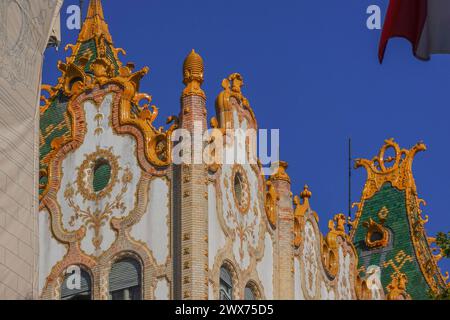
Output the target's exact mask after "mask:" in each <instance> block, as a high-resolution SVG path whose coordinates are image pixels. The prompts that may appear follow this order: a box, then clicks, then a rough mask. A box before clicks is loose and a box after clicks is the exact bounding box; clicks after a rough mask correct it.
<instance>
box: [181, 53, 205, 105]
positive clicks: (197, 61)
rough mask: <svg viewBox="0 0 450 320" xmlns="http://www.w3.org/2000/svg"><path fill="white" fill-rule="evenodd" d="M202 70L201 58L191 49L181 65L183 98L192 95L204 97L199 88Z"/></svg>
mask: <svg viewBox="0 0 450 320" xmlns="http://www.w3.org/2000/svg"><path fill="white" fill-rule="evenodd" d="M204 69H205V67H204V65H203V59H202V57H201V56H200V55H199V54H198V53H197V52H195V50H194V49H192V51H191V53H189V55H188V56H187V57H186V59H185V60H184V63H183V83H184V84H185V85H186V88H185V89H184V91H183V97H185V96H192V95H196V96H201V97H204V98H205V97H206V96H205V93H204V92H203V90H202V88H201V85H202V83H203V72H204Z"/></svg>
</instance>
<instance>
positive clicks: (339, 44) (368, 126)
mask: <svg viewBox="0 0 450 320" xmlns="http://www.w3.org/2000/svg"><path fill="white" fill-rule="evenodd" d="M84 2H85V6H86V5H87V3H88V0H85V1H84ZM103 2H104V3H103V5H104V11H105V16H106V19H107V21H108V23H109V26H110V31H111V33H112V36H113V40H114V42H115V45H116V47H123V48H124V49H125V50H126V51H127V53H128V54H127V56H126V57H124V58H123V59H122V60H123V61H133V62H135V63H136V66H137V67H138V68H141V67H143V66H149V67H150V70H151V71H150V74H149V75H147V76H146V77H145V78H144V80H143V81H142V84H141V91H143V92H146V93H149V94H151V95H152V96H153V102H154V103H155V104H156V105H157V106H158V107H159V109H160V115H159V118H158V120H157V121H159V123H158V125H163V124H164V121H165V119H166V117H167V116H169V115H171V114H178V111H179V98H180V93H181V90H182V88H183V87H184V86H183V84H182V83H181V80H182V72H181V69H182V63H183V60H184V58H185V56H186V55H187V54H188V53H189V51H190V50H191V49H192V48H195V49H196V51H198V52H199V53H200V54H201V55H202V56H203V58H204V60H205V68H206V71H205V78H206V80H205V84H204V86H203V88H204V90H205V92H206V94H207V96H208V102H207V105H208V112H209V114H208V118H210V117H212V116H213V115H214V100H215V97H216V96H217V94H218V93H219V92H220V90H221V86H220V83H221V80H222V79H223V78H224V77H226V76H227V75H229V74H230V73H233V72H239V73H241V74H242V75H243V77H244V80H245V84H246V86H245V88H244V92H245V94H246V96H247V97H248V99H249V100H250V104H251V106H252V107H253V109H254V111H255V113H256V116H257V119H258V124H259V126H260V128H268V129H270V128H279V129H280V140H281V158H282V159H283V160H286V161H288V162H289V169H288V173H289V174H290V176H291V179H292V182H293V185H292V190H293V192H294V193H295V194H298V193H299V192H300V191H301V189H302V187H303V185H304V184H305V183H307V184H308V185H309V186H310V189H311V190H312V192H313V197H312V199H311V202H312V206H313V208H314V209H315V210H316V211H317V213H318V214H319V217H320V219H321V221H320V223H321V227H322V230H323V231H326V225H327V221H328V219H330V218H331V217H332V216H333V215H334V214H335V213H338V212H346V211H347V183H348V182H347V181H348V179H347V139H348V137H352V140H353V150H354V157H355V158H357V157H365V158H372V157H373V156H375V155H376V154H377V153H378V150H379V148H380V147H381V146H382V144H383V142H384V139H387V138H391V137H394V138H395V139H396V141H397V142H399V143H400V145H401V146H402V147H406V148H410V147H411V146H413V145H414V144H415V143H416V142H418V141H420V140H423V141H424V142H425V143H426V144H427V146H428V150H427V151H426V152H424V153H420V154H418V156H417V157H416V161H415V162H414V167H413V169H414V175H415V178H416V183H417V187H418V192H419V196H420V197H422V198H423V199H425V200H426V201H427V203H428V205H427V206H426V207H425V210H424V214H428V215H429V216H430V222H429V223H428V224H427V225H426V229H427V231H428V234H429V235H430V236H431V235H434V234H435V233H436V232H438V231H450V219H449V215H450V212H449V209H448V204H449V199H450V166H449V165H448V161H449V158H450V148H449V137H450V125H449V117H450V56H434V57H433V59H432V60H431V61H430V62H421V61H418V60H416V59H415V58H414V57H413V56H412V53H411V47H410V45H409V43H408V42H406V41H405V40H402V39H396V40H393V41H391V43H390V45H389V46H388V50H387V53H386V58H385V62H384V64H383V65H379V64H378V60H377V47H378V39H379V36H380V31H379V30H374V31H371V30H368V29H367V28H366V19H367V15H366V9H367V7H368V6H369V5H371V4H378V5H380V6H381V8H382V11H383V17H384V13H385V11H386V7H387V3H388V1H387V0H358V1H356V0H352V1H345V5H344V4H343V1H334V0H328V1H279V2H274V1H268V0H259V1H242V0H228V1H226V2H223V1H220V2H219V1H211V0H197V1H167V0H145V1H144V0H129V1H118V0H104V1H103ZM70 4H78V0H66V1H65V3H64V7H63V10H62V22H63V24H62V33H63V44H62V48H63V47H64V46H65V45H66V44H67V43H73V42H75V39H76V36H77V34H78V31H76V30H72V31H70V30H68V29H67V28H66V27H65V19H66V17H67V15H66V14H65V11H66V7H67V6H68V5H70ZM62 48H61V49H60V51H59V52H55V51H53V50H48V51H47V52H46V57H45V67H44V74H43V79H44V83H49V84H55V82H56V79H57V77H58V76H59V72H58V71H57V68H56V62H57V60H59V59H63V58H64V57H65V55H66V53H65V52H64V51H63V50H62ZM353 178H354V179H353V190H352V192H353V199H352V200H353V201H354V202H356V201H358V200H359V197H360V194H361V191H362V187H363V184H364V181H365V178H366V173H365V171H364V169H359V170H356V171H354V172H353ZM441 266H442V267H443V270H449V269H450V262H449V261H445V262H443V263H441Z"/></svg>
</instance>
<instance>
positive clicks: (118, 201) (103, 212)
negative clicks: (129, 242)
mask: <svg viewBox="0 0 450 320" xmlns="http://www.w3.org/2000/svg"><path fill="white" fill-rule="evenodd" d="M105 151H106V150H97V152H96V153H94V154H97V155H99V154H102V155H105V154H106V153H105ZM94 154H91V155H89V156H87V157H86V160H92V159H96V157H92V155H94ZM86 160H85V162H86ZM116 160H117V159H116ZM83 164H85V163H83ZM83 168H84V166H83V165H82V166H81V167H80V168H79V177H80V176H84V172H83V171H82V169H83ZM116 170H117V171H119V170H122V168H120V167H117V168H116ZM111 179H112V177H111ZM111 179H110V180H111ZM132 179H133V174H132V172H131V170H130V169H129V168H125V169H124V170H123V174H122V177H121V179H120V183H121V184H122V187H121V189H120V191H119V193H118V194H117V195H116V196H115V197H114V199H113V200H112V201H109V202H106V203H105V204H103V205H102V206H101V208H99V207H98V206H94V207H91V206H87V207H86V208H81V206H80V205H79V204H77V203H76V200H75V195H77V194H81V195H82V197H83V199H84V201H86V200H91V201H95V202H96V203H97V202H98V199H99V198H98V197H88V198H86V194H83V192H85V191H86V187H85V188H82V189H81V190H80V188H79V186H80V183H79V181H77V183H76V186H77V187H78V188H77V189H75V188H74V184H72V183H68V184H67V186H66V190H65V192H64V198H65V199H66V201H67V203H68V206H69V207H70V208H71V209H72V210H73V212H74V213H73V215H72V216H71V217H70V220H69V225H70V226H72V227H73V226H75V224H76V222H77V221H81V223H83V225H84V226H86V227H87V228H89V229H92V230H93V231H94V237H93V239H92V244H93V245H94V248H95V249H96V250H100V246H101V243H102V241H103V237H102V235H101V232H100V231H101V228H102V227H103V226H104V225H105V224H106V222H107V221H108V220H109V218H110V217H111V216H112V215H113V213H114V212H115V211H117V212H119V213H120V214H123V213H124V212H125V210H126V206H125V204H124V202H123V197H124V195H125V193H126V192H127V190H128V184H129V183H130V182H131V181H132ZM77 180H79V179H77ZM87 180H92V179H87ZM83 181H86V179H84V180H83ZM114 183H115V182H112V181H110V182H109V184H110V185H108V186H107V187H110V189H111V190H112V188H113V187H114ZM81 185H83V184H81ZM90 188H91V187H90ZM105 189H106V188H105ZM105 189H104V190H105ZM104 190H102V191H104ZM102 191H100V192H98V193H101V192H102ZM92 192H93V191H92ZM107 196H108V197H111V191H109V192H108V193H107Z"/></svg>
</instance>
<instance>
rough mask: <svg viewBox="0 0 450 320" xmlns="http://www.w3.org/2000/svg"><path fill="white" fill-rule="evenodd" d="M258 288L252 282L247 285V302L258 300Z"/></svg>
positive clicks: (245, 296)
mask: <svg viewBox="0 0 450 320" xmlns="http://www.w3.org/2000/svg"><path fill="white" fill-rule="evenodd" d="M256 290H257V288H256V286H255V284H253V283H252V282H249V283H247V285H246V286H245V291H244V298H245V300H257V298H256Z"/></svg>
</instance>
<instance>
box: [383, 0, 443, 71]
mask: <svg viewBox="0 0 450 320" xmlns="http://www.w3.org/2000/svg"><path fill="white" fill-rule="evenodd" d="M394 37H402V38H406V39H407V40H409V41H410V42H411V44H412V49H413V53H414V55H415V56H416V57H417V58H418V59H421V60H429V59H430V56H431V55H432V54H445V53H447V54H450V0H391V1H390V3H389V8H388V11H387V15H386V19H385V22H384V26H383V31H382V33H381V39H380V45H379V51H378V58H379V60H380V63H381V62H382V61H383V58H384V53H385V51H386V46H387V44H388V42H389V39H390V38H394Z"/></svg>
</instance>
